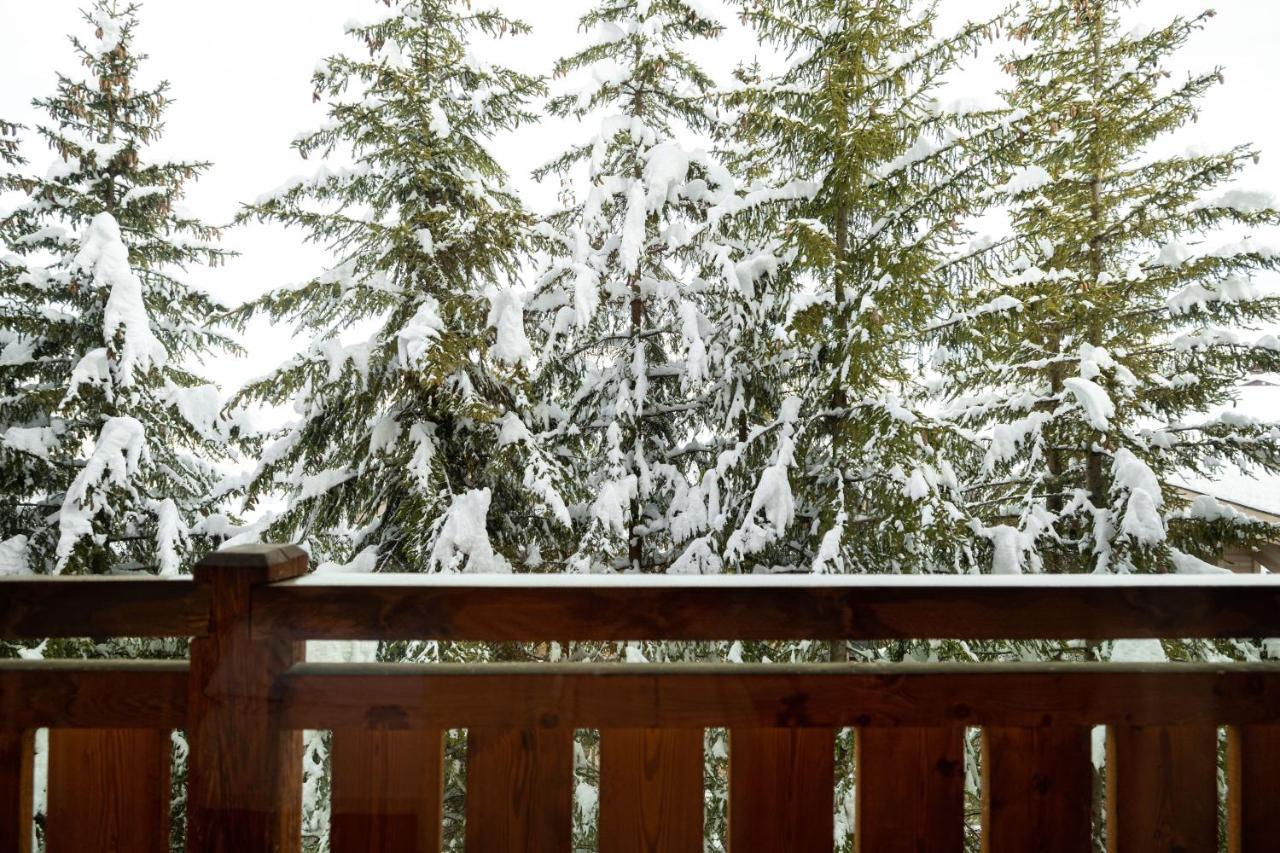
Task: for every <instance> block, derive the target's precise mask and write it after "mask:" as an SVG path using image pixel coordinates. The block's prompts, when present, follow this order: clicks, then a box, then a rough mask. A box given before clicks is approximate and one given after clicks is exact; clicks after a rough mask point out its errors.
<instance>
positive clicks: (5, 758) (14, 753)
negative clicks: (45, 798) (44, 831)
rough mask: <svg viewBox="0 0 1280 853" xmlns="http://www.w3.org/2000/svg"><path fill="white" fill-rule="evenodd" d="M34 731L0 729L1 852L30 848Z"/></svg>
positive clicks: (23, 852)
mask: <svg viewBox="0 0 1280 853" xmlns="http://www.w3.org/2000/svg"><path fill="white" fill-rule="evenodd" d="M34 740H35V732H33V731H30V730H28V731H21V732H15V731H5V730H3V729H0V853H30V851H31V831H32V827H31V782H32V778H31V777H32V769H33V768H32V746H33V742H34Z"/></svg>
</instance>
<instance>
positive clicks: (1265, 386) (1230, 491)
mask: <svg viewBox="0 0 1280 853" xmlns="http://www.w3.org/2000/svg"><path fill="white" fill-rule="evenodd" d="M1228 410H1229V411H1232V412H1235V413H1238V414H1241V415H1247V416H1249V417H1253V418H1257V419H1258V420H1260V421H1264V422H1274V421H1280V375H1277V374H1261V375H1259V376H1257V377H1256V378H1254V379H1253V380H1251V381H1250V382H1249V383H1247V384H1246V385H1245V386H1244V387H1242V388H1240V391H1239V397H1238V399H1237V401H1236V404H1235V405H1234V406H1231V407H1229V408H1228ZM1214 414H1217V413H1216V412H1215V413H1214ZM1181 485H1183V486H1186V487H1187V488H1188V489H1191V490H1193V491H1196V492H1200V493H1202V494H1207V495H1213V496H1214V497H1216V498H1218V499H1219V500H1224V501H1230V502H1231V503H1233V504H1239V505H1240V506H1244V507H1248V508H1249V509H1254V510H1259V511H1261V512H1265V513H1269V514H1271V515H1280V475H1275V474H1268V473H1266V472H1264V471H1253V472H1244V471H1241V470H1240V469H1239V468H1236V467H1234V466H1233V467H1231V468H1229V469H1227V470H1224V471H1223V472H1222V473H1221V474H1220V475H1219V476H1217V477H1215V478H1212V479H1210V478H1205V477H1185V478H1182V480H1181Z"/></svg>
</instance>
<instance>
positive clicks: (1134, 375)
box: [944, 0, 1280, 572]
mask: <svg viewBox="0 0 1280 853" xmlns="http://www.w3.org/2000/svg"><path fill="white" fill-rule="evenodd" d="M1130 5H1132V4H1130V3H1128V2H1124V0H1069V2H1067V1H1066V0H1054V2H1038V3H1036V4H1034V5H1033V6H1032V8H1031V9H1030V10H1029V11H1028V13H1027V17H1026V19H1025V20H1024V21H1023V22H1022V23H1021V24H1020V25H1019V26H1018V27H1017V28H1016V30H1015V33H1016V35H1017V36H1018V38H1019V40H1020V41H1021V42H1022V43H1023V45H1025V46H1024V47H1021V48H1020V49H1019V50H1018V51H1016V52H1015V53H1014V54H1013V55H1012V56H1010V57H1009V58H1008V60H1007V67H1008V69H1009V71H1010V72H1011V73H1012V74H1013V76H1014V78H1015V84H1016V85H1015V87H1014V89H1013V91H1011V92H1010V93H1009V94H1008V98H1009V100H1010V101H1011V103H1012V104H1013V105H1014V106H1016V107H1018V108H1020V109H1022V110H1025V111H1027V112H1028V113H1029V114H1031V116H1032V119H1033V124H1032V128H1033V130H1032V132H1031V134H1030V136H1029V138H1028V140H1027V144H1026V146H1025V148H1024V149H1023V150H1022V152H1021V159H1020V160H1019V161H1017V162H1016V163H1015V165H1016V168H1015V169H1014V170H1013V172H1012V173H1011V174H1010V176H1009V180H1008V181H1007V182H1005V183H1004V184H1003V186H1002V187H1001V192H1000V194H999V197H1000V198H1001V199H1002V200H1005V201H1007V203H1008V204H1009V205H1010V206H1011V208H1012V217H1013V239H1014V241H1015V242H1014V243H1013V247H1012V249H1011V250H1010V251H1009V252H1008V253H1007V257H1006V263H1005V264H1004V266H1003V268H1002V269H1001V270H1000V274H998V275H996V276H993V277H992V278H991V279H989V280H988V281H985V282H984V283H983V286H981V287H978V288H975V289H974V290H973V291H972V293H971V294H970V295H969V297H968V299H967V304H966V305H965V306H964V310H963V312H962V313H961V314H960V315H958V316H957V317H956V318H955V320H954V325H952V326H951V327H949V329H948V333H947V335H946V337H947V341H946V344H947V357H946V358H945V360H944V361H945V364H946V367H945V369H946V370H947V372H948V374H949V376H950V387H952V388H953V389H956V390H957V391H958V392H960V391H962V392H964V396H963V397H962V398H961V399H960V400H959V401H958V406H957V408H958V410H959V411H960V412H961V413H962V416H963V417H964V419H965V421H966V422H967V424H968V425H969V426H970V427H971V428H972V429H973V430H974V431H975V433H976V434H977V435H979V436H980V437H981V439H982V441H983V445H982V447H983V459H982V465H981V469H980V471H979V473H978V475H977V478H978V480H979V486H980V487H979V488H976V489H975V490H974V491H973V492H972V493H971V498H972V499H971V502H970V506H971V508H972V510H973V512H974V514H975V515H976V516H978V517H979V518H980V519H981V522H980V523H979V524H978V525H977V526H976V530H977V531H978V532H980V533H981V534H982V535H983V536H984V537H986V538H988V539H989V540H990V542H991V548H990V549H989V552H990V553H991V554H993V561H994V566H995V568H996V570H998V571H1085V572H1087V571H1098V572H1129V571H1192V572H1195V571H1206V570H1211V569H1210V567H1208V566H1206V565H1205V562H1204V561H1213V560H1215V559H1217V557H1218V555H1220V554H1221V553H1222V550H1223V548H1224V547H1225V546H1229V545H1237V544H1241V545H1246V546H1247V545H1250V544H1252V543H1254V542H1257V541H1258V540H1259V539H1260V538H1261V537H1263V536H1264V535H1272V536H1273V535H1274V531H1273V529H1271V528H1270V527H1269V526H1268V525H1263V524H1260V523H1257V522H1253V521H1250V520H1249V519H1247V518H1245V517H1244V516H1243V515H1241V514H1240V513H1238V512H1235V511H1233V510H1231V509H1230V508H1228V507H1226V506H1224V505H1222V504H1220V503H1218V502H1217V501H1216V500H1214V499H1212V498H1210V497H1207V496H1204V497H1199V498H1196V499H1195V500H1191V499H1189V498H1188V497H1187V496H1186V494H1185V493H1183V492H1182V491H1181V490H1180V489H1179V488H1178V477H1179V476H1182V475H1193V474H1194V475H1207V476H1212V475H1213V473H1214V472H1215V471H1216V470H1218V468H1219V466H1222V465H1235V466H1240V467H1241V468H1244V469H1245V470H1251V471H1258V472H1262V471H1265V472H1272V473H1274V472H1275V471H1277V470H1280V432H1277V429H1276V427H1275V426H1274V425H1273V424H1265V423H1257V422H1254V421H1252V420H1248V419H1246V418H1243V417H1239V416H1237V415H1236V414H1234V413H1232V412H1231V411H1229V409H1226V408H1224V407H1227V406H1229V403H1230V401H1231V400H1232V397H1233V392H1234V389H1235V388H1236V387H1237V386H1238V384H1239V383H1240V381H1241V380H1242V379H1244V378H1245V377H1246V376H1247V375H1248V374H1249V373H1250V372H1251V371H1258V370H1276V369H1277V368H1280V342H1278V341H1277V340H1276V338H1275V337H1274V336H1273V335H1269V334H1262V333H1261V332H1259V331H1257V330H1259V329H1267V328H1274V326H1275V323H1276V320H1277V318H1280V300H1277V299H1276V298H1275V297H1273V296H1269V295H1267V294H1266V292H1265V291H1264V290H1263V289H1262V288H1260V287H1258V285H1257V284H1256V282H1255V281H1254V277H1255V275H1256V274H1257V273H1258V272H1260V271H1265V270H1275V269H1276V268H1277V266H1278V265H1280V254H1277V252H1276V251H1275V250H1273V249H1269V248H1267V247H1266V246H1264V245H1263V244H1262V243H1261V242H1259V241H1258V240H1256V239H1254V238H1253V237H1251V236H1250V234H1249V232H1250V230H1251V229H1253V228H1256V227H1259V226H1266V225H1274V224H1275V223H1276V222H1277V221H1280V213H1278V212H1277V210H1276V209H1275V207H1274V205H1273V203H1272V202H1271V200H1270V199H1269V198H1267V197H1264V196H1261V195H1259V194H1256V193H1250V192H1245V191H1242V190H1239V189H1231V188H1229V186H1224V185H1225V184H1227V183H1228V182H1230V181H1231V180H1232V179H1233V178H1235V177H1236V176H1237V175H1238V174H1239V173H1240V172H1241V171H1242V169H1243V168H1244V167H1245V166H1246V165H1247V164H1249V163H1250V162H1252V161H1253V160H1254V159H1255V158H1256V156H1257V155H1256V152H1255V151H1254V149H1253V148H1251V147H1249V146H1239V147H1235V148H1230V149H1228V150H1225V151H1218V152H1204V153H1187V154H1182V155H1176V156H1160V155H1158V154H1155V153H1153V151H1152V148H1153V145H1155V144H1157V143H1159V142H1160V141H1162V140H1165V139H1166V138H1168V137H1169V136H1170V135H1171V134H1174V133H1176V132H1177V131H1178V129H1179V128H1181V127H1183V126H1185V125H1186V124H1187V123H1189V122H1192V121H1194V120H1195V119H1196V116H1197V111H1198V103H1199V101H1200V100H1201V98H1202V97H1203V96H1204V95H1205V94H1206V93H1207V92H1209V91H1210V90H1211V89H1212V88H1213V87H1214V86H1215V85H1217V84H1218V83H1220V82H1221V79H1222V75H1221V71H1220V70H1219V69H1211V70H1209V71H1207V72H1203V73H1198V74H1193V75H1190V76H1188V77H1186V78H1185V79H1177V80H1174V79H1172V75H1171V74H1170V72H1169V70H1168V66H1169V61H1170V58H1171V57H1172V55H1173V54H1174V53H1176V52H1177V51H1178V50H1179V49H1180V48H1181V47H1182V46H1183V45H1184V44H1186V42H1187V41H1188V40H1189V39H1190V38H1191V37H1192V36H1193V34H1194V33H1195V32H1196V31H1197V30H1199V29H1200V28H1201V27H1202V25H1203V24H1204V22H1205V21H1206V20H1207V18H1208V17H1209V14H1210V13H1205V14H1203V15H1199V16H1196V17H1193V18H1181V17H1179V18H1174V19H1173V20H1171V21H1169V22H1168V23H1164V24H1162V25H1159V26H1151V27H1147V28H1145V29H1141V30H1129V29H1128V28H1127V27H1125V26H1122V24H1121V20H1120V19H1121V13H1122V12H1123V11H1124V10H1125V9H1126V7H1128V6H1130ZM1250 329H1253V330H1255V331H1253V332H1252V333H1250V331H1249V330H1250Z"/></svg>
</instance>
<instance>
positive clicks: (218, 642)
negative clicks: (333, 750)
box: [187, 547, 307, 853]
mask: <svg viewBox="0 0 1280 853" xmlns="http://www.w3.org/2000/svg"><path fill="white" fill-rule="evenodd" d="M306 568H307V561H306V555H305V554H304V553H303V552H302V551H300V550H299V549H297V548H292V547H290V548H283V549H270V548H259V549H237V550H236V551H234V552H232V553H231V554H230V555H227V554H224V553H221V552H220V553H216V554H212V555H210V556H209V557H206V558H205V559H204V560H203V561H201V563H200V564H199V565H197V566H196V569H195V576H196V580H197V582H199V583H203V584H206V585H207V586H208V587H209V590H210V599H211V602H212V603H211V606H210V616H209V633H208V635H207V636H204V637H197V638H196V639H195V640H193V641H192V643H191V671H190V679H189V686H188V723H187V740H188V743H189V745H190V750H191V751H190V758H189V762H188V771H187V792H188V793H187V850H188V851H190V853H297V851H298V850H299V849H300V846H301V821H302V732H301V731H290V730H288V729H287V728H286V727H285V726H284V725H283V724H282V722H281V719H280V714H279V696H278V693H277V690H278V679H279V676H280V674H281V673H282V672H284V671H285V670H286V669H288V668H289V667H290V666H291V665H293V664H294V663H295V662H297V661H299V660H301V659H302V658H303V656H304V655H305V649H304V647H303V644H301V643H296V642H292V641H289V640H279V639H266V640H255V639H253V638H252V637H251V636H250V631H249V614H250V601H251V598H250V596H251V593H252V591H253V589H254V587H255V586H256V585H258V584H262V583H268V582H270V581H273V580H278V579H280V578H282V577H295V576H298V575H301V574H303V573H305V572H306Z"/></svg>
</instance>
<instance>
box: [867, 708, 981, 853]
mask: <svg viewBox="0 0 1280 853" xmlns="http://www.w3.org/2000/svg"><path fill="white" fill-rule="evenodd" d="M855 757H856V760H857V776H856V781H857V788H856V791H857V807H856V808H857V813H856V825H855V828H854V842H855V846H856V849H857V851H858V853H926V851H927V853H960V851H963V850H964V729H962V728H959V727H955V726H953V727H950V728H945V729H941V728H929V729H918V728H899V729H858V730H857V745H856V749H855Z"/></svg>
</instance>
